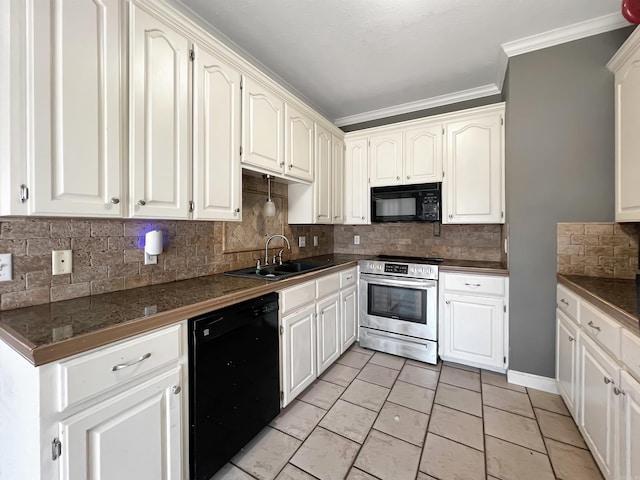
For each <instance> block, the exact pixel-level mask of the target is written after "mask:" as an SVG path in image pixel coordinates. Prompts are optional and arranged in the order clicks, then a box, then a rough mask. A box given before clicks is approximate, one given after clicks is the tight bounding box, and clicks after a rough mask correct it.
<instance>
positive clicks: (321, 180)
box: [313, 124, 332, 223]
mask: <svg viewBox="0 0 640 480" xmlns="http://www.w3.org/2000/svg"><path fill="white" fill-rule="evenodd" d="M315 163H316V177H315V182H314V184H313V185H314V189H315V196H314V197H315V201H314V212H315V217H316V223H332V216H331V132H329V131H328V130H327V129H325V128H323V127H321V126H320V125H317V124H316V162H315Z"/></svg>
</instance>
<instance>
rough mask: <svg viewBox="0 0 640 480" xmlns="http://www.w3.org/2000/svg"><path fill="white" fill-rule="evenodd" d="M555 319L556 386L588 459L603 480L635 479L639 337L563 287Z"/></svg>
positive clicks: (638, 469)
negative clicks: (574, 421) (575, 426)
mask: <svg viewBox="0 0 640 480" xmlns="http://www.w3.org/2000/svg"><path fill="white" fill-rule="evenodd" d="M567 293H569V294H570V296H571V297H573V298H571V299H569V298H568V296H567ZM568 307H571V308H568ZM556 318H557V325H556V327H557V330H556V331H557V338H556V362H557V364H556V383H557V386H558V390H559V392H560V395H562V398H563V399H564V402H565V403H566V405H567V407H568V408H569V410H570V411H571V413H572V415H573V416H574V419H575V420H576V424H577V425H578V428H579V430H580V432H581V433H582V436H583V437H584V439H585V442H586V444H587V446H588V447H589V450H591V453H592V454H593V458H594V459H595V461H596V463H597V464H598V466H599V467H600V470H601V472H602V474H603V475H604V477H605V478H606V479H607V480H613V479H615V480H619V479H624V480H635V479H637V478H640V457H639V456H638V455H637V451H638V448H640V382H639V381H638V380H640V363H639V362H638V359H640V338H638V336H637V333H633V332H631V331H629V330H627V329H626V328H624V327H622V326H621V325H620V324H619V323H617V322H616V321H615V320H613V319H612V318H610V317H609V316H608V315H607V314H606V313H604V312H603V311H601V310H599V309H598V308H596V307H595V306H593V305H592V304H590V303H589V302H588V301H586V300H584V299H583V298H582V297H579V296H578V295H577V294H575V293H573V292H569V291H568V289H567V288H565V287H563V286H562V285H558V309H557V310H556Z"/></svg>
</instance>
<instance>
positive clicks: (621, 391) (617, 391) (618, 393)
mask: <svg viewBox="0 0 640 480" xmlns="http://www.w3.org/2000/svg"><path fill="white" fill-rule="evenodd" d="M613 393H615V394H616V395H626V394H627V393H626V392H625V391H624V390H620V389H619V388H618V387H613Z"/></svg>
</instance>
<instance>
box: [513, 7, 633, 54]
mask: <svg viewBox="0 0 640 480" xmlns="http://www.w3.org/2000/svg"><path fill="white" fill-rule="evenodd" d="M629 25H631V24H630V23H629V22H627V21H626V20H625V19H624V17H623V16H622V14H620V13H611V14H609V15H604V16H602V17H597V18H593V19H591V20H586V21H584V22H580V23H574V24H573V25H568V26H566V27H562V28H556V29H554V30H549V31H547V32H544V33H540V34H538V35H531V36H530V37H525V38H521V39H519V40H514V41H513V42H507V43H503V44H502V50H503V51H504V53H506V55H507V57H515V56H516V55H522V54H523V53H528V52H533V51H535V50H540V49H542V48H547V47H553V46H554V45H559V44H561V43H566V42H571V41H573V40H579V39H581V38H585V37H590V36H591V35H597V34H599V33H604V32H608V31H610V30H616V29H618V28H622V27H628V26H629Z"/></svg>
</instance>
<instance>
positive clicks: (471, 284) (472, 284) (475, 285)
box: [465, 283, 482, 288]
mask: <svg viewBox="0 0 640 480" xmlns="http://www.w3.org/2000/svg"><path fill="white" fill-rule="evenodd" d="M465 285H466V286H467V287H474V288H475V287H481V286H482V284H481V283H465Z"/></svg>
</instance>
